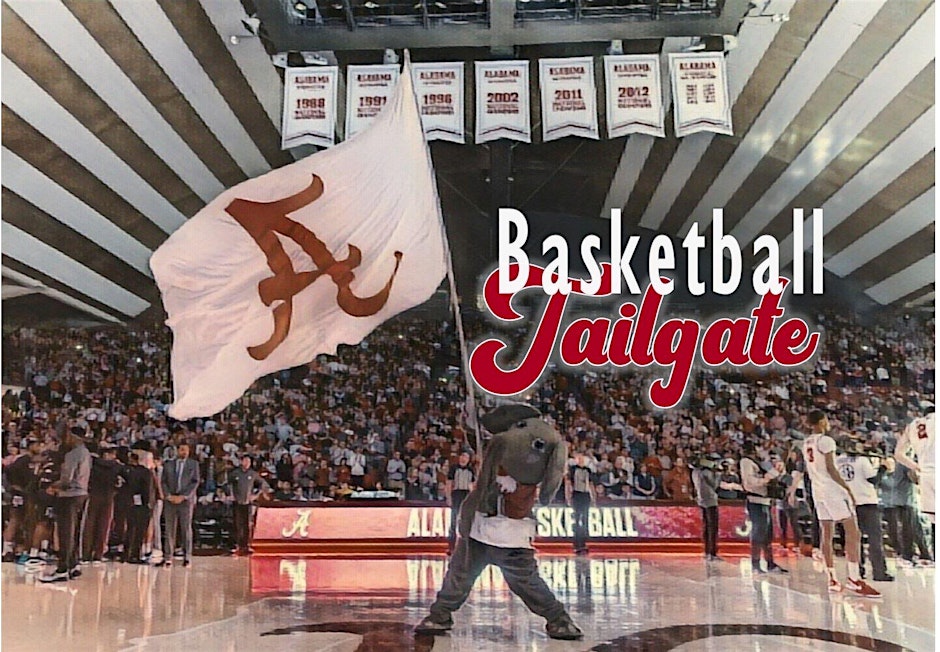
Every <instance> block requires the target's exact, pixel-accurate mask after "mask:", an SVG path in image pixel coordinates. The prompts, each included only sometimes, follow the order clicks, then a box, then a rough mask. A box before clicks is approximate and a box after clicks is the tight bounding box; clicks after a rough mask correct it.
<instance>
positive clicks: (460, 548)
mask: <svg viewBox="0 0 940 652" xmlns="http://www.w3.org/2000/svg"><path fill="white" fill-rule="evenodd" d="M488 548H489V546H486V545H484V544H482V543H480V542H479V541H474V540H473V539H468V538H466V537H463V536H461V537H458V538H457V548H456V549H455V550H454V554H453V555H451V557H450V565H449V566H448V567H447V574H446V575H445V576H444V583H443V585H442V586H441V590H440V591H439V592H438V594H437V599H436V600H435V601H434V604H432V605H431V609H430V611H431V613H430V614H429V615H428V616H427V617H425V619H424V620H422V621H421V622H420V623H418V626H417V627H415V633H416V634H431V635H435V634H443V633H444V632H446V631H448V630H450V629H451V628H452V627H453V626H454V621H453V619H452V618H451V613H453V612H454V611H457V610H458V609H460V607H461V606H462V605H463V603H464V602H466V600H467V596H469V595H470V590H471V589H472V588H473V583H474V582H476V579H477V577H478V576H479V575H480V573H481V572H483V569H484V568H486V566H487V565H488V564H489V563H490V560H489V559H487V549H488Z"/></svg>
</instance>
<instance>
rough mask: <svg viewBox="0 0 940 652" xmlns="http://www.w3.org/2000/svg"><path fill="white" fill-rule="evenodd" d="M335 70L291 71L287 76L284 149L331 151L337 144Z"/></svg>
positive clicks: (315, 68) (282, 129)
mask: <svg viewBox="0 0 940 652" xmlns="http://www.w3.org/2000/svg"><path fill="white" fill-rule="evenodd" d="M338 74H339V69H338V68H337V67H336V66H328V67H323V66H313V67H310V68H288V69H287V70H286V71H285V73H284V120H283V122H282V124H281V149H290V148H291V147H297V146H298V145H316V146H318V147H330V146H332V145H333V144H334V143H335V142H336V140H335V138H334V134H335V131H336V79H337V75H338Z"/></svg>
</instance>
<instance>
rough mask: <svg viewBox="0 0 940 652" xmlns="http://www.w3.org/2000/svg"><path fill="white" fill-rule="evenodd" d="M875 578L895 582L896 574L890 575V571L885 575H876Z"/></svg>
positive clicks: (877, 580) (880, 580) (879, 580)
mask: <svg viewBox="0 0 940 652" xmlns="http://www.w3.org/2000/svg"><path fill="white" fill-rule="evenodd" d="M874 580H875V581H876V582H893V581H894V575H889V574H888V573H885V574H884V575H875V577H874Z"/></svg>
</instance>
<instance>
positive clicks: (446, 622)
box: [415, 616, 454, 636]
mask: <svg viewBox="0 0 940 652" xmlns="http://www.w3.org/2000/svg"><path fill="white" fill-rule="evenodd" d="M453 627H454V621H453V619H452V618H451V617H450V616H447V617H446V618H445V619H437V618H435V617H434V616H425V617H424V620H422V621H421V622H420V623H418V624H417V625H416V626H415V634H425V635H431V636H438V635H440V634H444V633H445V632H449V631H450V630H451V629H452V628H453Z"/></svg>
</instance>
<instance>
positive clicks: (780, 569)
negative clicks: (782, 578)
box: [767, 564, 790, 575]
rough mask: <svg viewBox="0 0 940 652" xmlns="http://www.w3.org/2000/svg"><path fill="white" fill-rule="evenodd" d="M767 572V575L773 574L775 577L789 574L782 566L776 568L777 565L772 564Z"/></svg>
mask: <svg viewBox="0 0 940 652" xmlns="http://www.w3.org/2000/svg"><path fill="white" fill-rule="evenodd" d="M767 572H768V573H774V574H776V575H786V574H787V573H789V572H790V571H788V570H787V569H786V568H784V567H783V566H777V564H774V565H773V566H771V567H770V568H769V569H768V571H767Z"/></svg>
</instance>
